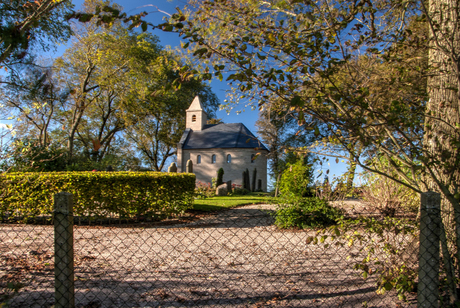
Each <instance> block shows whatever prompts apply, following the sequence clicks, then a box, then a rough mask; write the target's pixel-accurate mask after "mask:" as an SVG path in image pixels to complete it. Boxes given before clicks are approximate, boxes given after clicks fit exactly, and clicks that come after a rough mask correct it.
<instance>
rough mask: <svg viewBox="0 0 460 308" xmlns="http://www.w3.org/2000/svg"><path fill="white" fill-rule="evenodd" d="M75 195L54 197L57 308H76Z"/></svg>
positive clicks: (66, 194) (55, 296)
mask: <svg viewBox="0 0 460 308" xmlns="http://www.w3.org/2000/svg"><path fill="white" fill-rule="evenodd" d="M73 255H74V253H73V195H72V194H70V193H68V192H60V193H57V194H55V195H54V277H55V293H54V298H55V305H54V307H55V308H73V307H75V287H74V264H73Z"/></svg>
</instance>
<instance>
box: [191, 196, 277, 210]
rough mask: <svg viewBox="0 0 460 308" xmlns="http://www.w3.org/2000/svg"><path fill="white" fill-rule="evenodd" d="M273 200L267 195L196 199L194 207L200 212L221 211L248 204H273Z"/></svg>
mask: <svg viewBox="0 0 460 308" xmlns="http://www.w3.org/2000/svg"><path fill="white" fill-rule="evenodd" d="M271 199H272V198H271V197H269V196H268V194H267V193H250V194H247V195H235V196H223V197H212V198H206V199H196V200H195V204H194V206H193V209H194V210H198V211H206V212H210V211H220V210H223V209H228V208H233V207H237V206H241V205H248V204H261V203H271V201H270V200H271Z"/></svg>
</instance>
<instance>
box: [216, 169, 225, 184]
mask: <svg viewBox="0 0 460 308" xmlns="http://www.w3.org/2000/svg"><path fill="white" fill-rule="evenodd" d="M223 179H224V168H219V170H217V180H216V187H219V186H220V185H222V184H223V183H224V181H223Z"/></svg>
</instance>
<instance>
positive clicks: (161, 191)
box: [0, 172, 195, 220]
mask: <svg viewBox="0 0 460 308" xmlns="http://www.w3.org/2000/svg"><path fill="white" fill-rule="evenodd" d="M194 189H195V175H194V174H188V173H179V174H177V173H160V172H53V173H4V174H0V191H1V193H0V219H1V220H12V219H17V218H24V219H28V218H34V217H39V216H50V215H52V212H53V196H54V194H56V193H58V192H61V191H66V192H69V193H72V194H73V195H74V216H88V217H109V216H111V217H114V215H115V217H116V216H118V217H119V218H133V217H141V216H142V217H165V216H170V215H173V214H179V213H182V212H184V211H185V210H187V209H189V208H191V207H192V206H193V196H194Z"/></svg>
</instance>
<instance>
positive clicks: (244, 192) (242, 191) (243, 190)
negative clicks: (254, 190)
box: [232, 187, 250, 195]
mask: <svg viewBox="0 0 460 308" xmlns="http://www.w3.org/2000/svg"><path fill="white" fill-rule="evenodd" d="M249 193H250V191H249V190H247V189H246V188H241V187H237V188H233V192H232V195H247V194H249Z"/></svg>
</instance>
